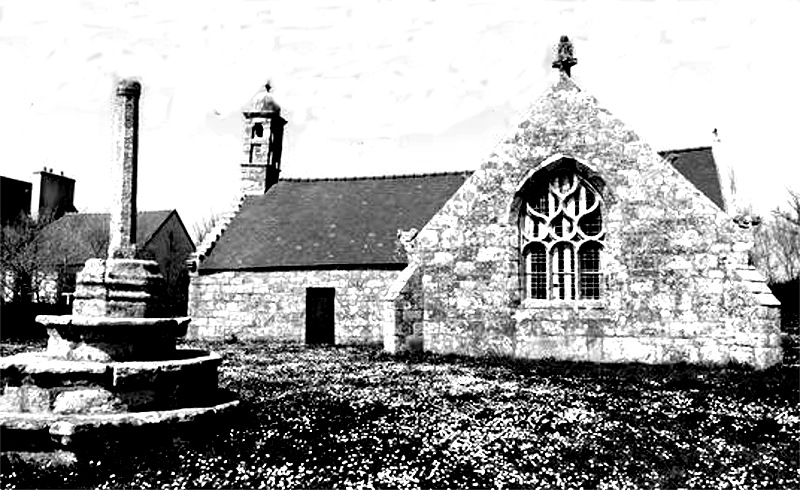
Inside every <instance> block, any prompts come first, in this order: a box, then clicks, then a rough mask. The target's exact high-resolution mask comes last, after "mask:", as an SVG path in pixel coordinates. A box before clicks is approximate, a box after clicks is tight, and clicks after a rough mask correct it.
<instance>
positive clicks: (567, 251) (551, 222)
mask: <svg viewBox="0 0 800 490" xmlns="http://www.w3.org/2000/svg"><path fill="white" fill-rule="evenodd" d="M570 167H572V166H570ZM531 184H532V185H528V186H526V188H525V189H524V190H523V191H522V206H521V207H520V217H519V230H520V254H521V257H522V269H523V270H522V275H523V278H524V280H523V289H524V294H523V295H524V297H526V298H531V299H563V300H574V299H599V298H600V293H601V287H600V284H601V277H602V271H601V267H600V265H601V264H600V250H601V249H602V248H603V239H604V237H605V227H604V226H603V214H602V199H601V195H600V192H599V191H598V190H597V188H596V187H595V186H594V185H593V184H592V183H590V182H589V181H588V180H586V179H584V178H583V177H581V176H580V175H579V174H578V173H577V172H576V171H575V170H573V168H562V169H557V170H555V171H553V172H549V173H547V174H546V175H544V176H543V177H542V178H541V180H536V181H534V182H532V183H531Z"/></svg>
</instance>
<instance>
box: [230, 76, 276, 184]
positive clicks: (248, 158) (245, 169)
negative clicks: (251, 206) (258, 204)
mask: <svg viewBox="0 0 800 490" xmlns="http://www.w3.org/2000/svg"><path fill="white" fill-rule="evenodd" d="M242 115H243V117H244V134H243V135H242V136H243V151H244V161H243V162H242V165H241V170H242V177H241V184H242V191H243V192H244V193H245V194H246V195H261V194H264V193H265V192H267V190H269V188H270V187H272V185H274V184H275V183H276V182H278V178H279V176H280V172H281V153H282V150H283V127H284V126H285V125H286V120H285V119H284V118H282V117H281V108H280V106H279V105H278V103H277V102H276V101H275V97H274V96H273V95H272V85H271V84H270V82H267V84H266V85H265V86H264V89H263V90H262V91H260V92H259V93H258V94H256V95H255V97H253V100H252V101H251V103H250V104H249V107H248V108H247V109H246V110H245V111H243V112H242Z"/></svg>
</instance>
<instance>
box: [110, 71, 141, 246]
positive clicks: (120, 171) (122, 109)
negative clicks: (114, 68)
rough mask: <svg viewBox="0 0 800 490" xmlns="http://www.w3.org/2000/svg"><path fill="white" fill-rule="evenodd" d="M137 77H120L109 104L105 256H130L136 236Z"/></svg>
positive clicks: (138, 90) (137, 158)
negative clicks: (110, 149)
mask: <svg viewBox="0 0 800 490" xmlns="http://www.w3.org/2000/svg"><path fill="white" fill-rule="evenodd" d="M141 92H142V85H141V84H140V83H139V82H137V81H136V80H132V79H124V80H121V81H120V82H119V83H118V84H117V87H116V90H115V92H114V94H115V96H114V101H113V103H112V106H111V113H112V114H111V115H112V118H113V131H114V133H113V144H114V153H113V162H112V163H111V173H112V175H111V182H113V183H115V184H116V183H119V184H120V185H115V186H114V188H113V190H112V201H111V210H112V211H111V223H110V236H109V246H108V254H109V255H108V256H109V257H114V258H118V257H121V258H133V254H134V252H135V250H134V246H135V240H134V241H133V242H132V241H131V237H136V180H137V175H136V174H137V169H138V163H139V95H140V94H141Z"/></svg>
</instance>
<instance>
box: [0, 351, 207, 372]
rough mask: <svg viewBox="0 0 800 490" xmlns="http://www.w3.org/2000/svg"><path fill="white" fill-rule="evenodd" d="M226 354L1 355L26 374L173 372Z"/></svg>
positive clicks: (5, 365)
mask: <svg viewBox="0 0 800 490" xmlns="http://www.w3.org/2000/svg"><path fill="white" fill-rule="evenodd" d="M221 361H222V356H220V355H219V354H216V353H214V352H208V351H204V350H199V349H177V350H176V351H175V358H174V359H163V360H156V361H72V360H67V359H59V358H54V357H51V356H49V355H48V354H47V353H46V352H45V351H39V352H22V353H20V354H14V355H13V356H7V357H0V370H5V369H9V368H11V367H22V368H23V369H24V372H25V373H26V374H40V373H44V374H78V373H85V374H103V373H105V372H107V371H108V370H109V369H111V370H113V371H116V370H126V371H159V370H161V371H169V370H173V369H179V368H180V367H184V366H193V365H197V364H203V363H207V362H217V363H218V362H221Z"/></svg>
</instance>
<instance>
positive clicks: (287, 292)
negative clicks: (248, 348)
mask: <svg viewBox="0 0 800 490" xmlns="http://www.w3.org/2000/svg"><path fill="white" fill-rule="evenodd" d="M398 274H399V271H397V270H374V269H373V270H297V271H292V270H290V271H268V272H249V271H225V272H216V273H209V274H203V275H197V276H194V277H192V281H191V286H190V294H189V315H190V316H191V317H192V323H191V324H190V326H189V333H188V335H187V336H188V337H189V338H222V337H225V336H228V335H231V334H234V335H236V336H237V337H239V338H267V339H269V338H272V339H286V340H296V341H301V342H302V341H304V340H305V314H306V312H305V310H306V288H309V287H333V288H336V294H335V299H334V302H335V307H334V308H335V310H334V311H335V324H336V327H335V328H336V331H335V337H336V339H335V340H336V343H337V344H345V343H365V342H381V341H382V340H383V332H382V330H381V328H382V321H381V319H382V317H381V315H382V302H381V298H382V297H383V296H385V294H386V291H387V289H388V287H389V285H390V284H391V283H392V282H393V281H394V280H395V278H396V277H397V275H398Z"/></svg>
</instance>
